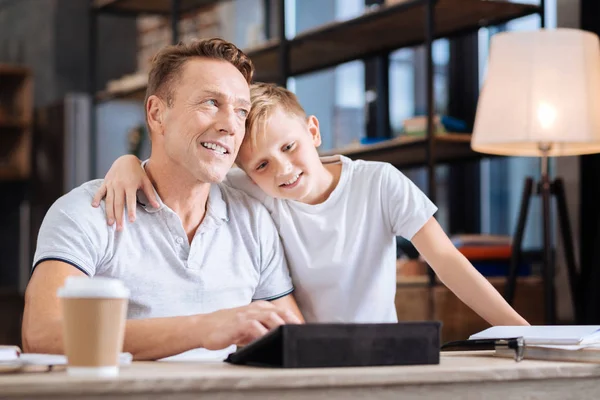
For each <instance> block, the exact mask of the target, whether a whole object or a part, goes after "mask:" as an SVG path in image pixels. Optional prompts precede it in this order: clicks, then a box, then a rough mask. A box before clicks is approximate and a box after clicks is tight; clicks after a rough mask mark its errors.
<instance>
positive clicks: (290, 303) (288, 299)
mask: <svg viewBox="0 0 600 400" xmlns="http://www.w3.org/2000/svg"><path fill="white" fill-rule="evenodd" d="M271 303H273V304H274V305H275V306H277V307H281V308H283V309H284V310H288V311H290V312H291V313H293V314H294V315H295V316H296V317H298V319H299V320H300V321H302V322H303V323H304V322H305V321H304V316H302V313H301V312H300V309H299V308H298V304H297V303H296V298H295V297H294V296H293V295H292V294H288V295H287V296H284V297H280V298H279V299H276V300H273V301H271Z"/></svg>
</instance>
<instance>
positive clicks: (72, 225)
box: [32, 188, 108, 276]
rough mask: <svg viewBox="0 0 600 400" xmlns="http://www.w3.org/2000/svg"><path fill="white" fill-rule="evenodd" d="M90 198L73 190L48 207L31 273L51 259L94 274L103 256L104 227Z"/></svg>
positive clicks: (106, 227) (88, 273) (105, 243)
mask: <svg viewBox="0 0 600 400" xmlns="http://www.w3.org/2000/svg"><path fill="white" fill-rule="evenodd" d="M88 197H89V198H88ZM91 199H92V198H91V196H87V195H86V193H85V191H84V190H83V189H81V188H77V189H74V190H73V191H71V192H70V193H68V194H66V195H64V196H63V197H61V198H59V199H58V200H57V201H56V202H55V203H54V204H53V205H52V207H50V209H49V210H48V212H47V213H46V216H45V217H44V220H43V222H42V225H41V227H40V230H39V233H38V240H37V247H36V251H35V255H34V259H33V269H32V273H33V270H35V268H36V267H37V266H38V265H39V264H40V263H41V262H43V261H49V260H55V261H62V262H65V263H67V264H70V265H72V266H73V267H75V268H77V269H78V270H80V271H82V272H83V273H85V274H86V275H88V276H93V275H95V274H96V269H97V267H98V266H99V265H100V264H101V263H102V261H103V259H104V257H105V251H104V250H105V249H106V247H107V235H106V230H107V229H108V226H107V225H106V222H104V223H102V219H101V218H103V215H102V214H101V213H103V212H104V210H102V209H101V208H93V207H92V206H91ZM84 204H86V205H87V207H85V206H84ZM103 232H104V234H102V233H103Z"/></svg>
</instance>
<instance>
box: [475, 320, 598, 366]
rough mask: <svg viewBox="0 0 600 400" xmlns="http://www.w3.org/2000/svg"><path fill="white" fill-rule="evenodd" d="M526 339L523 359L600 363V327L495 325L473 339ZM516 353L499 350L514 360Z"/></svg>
mask: <svg viewBox="0 0 600 400" xmlns="http://www.w3.org/2000/svg"><path fill="white" fill-rule="evenodd" d="M515 337H522V338H523V341H524V343H525V348H524V353H523V358H525V359H536V360H553V361H583V362H600V326H598V325H562V326H495V327H492V328H489V329H486V330H484V331H482V332H479V333H476V334H474V335H471V337H470V338H469V339H508V338H515ZM514 354H515V352H514V350H512V349H508V348H501V347H498V348H496V355H498V356H502V357H514Z"/></svg>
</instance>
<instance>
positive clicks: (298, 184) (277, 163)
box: [238, 108, 323, 202]
mask: <svg viewBox="0 0 600 400" xmlns="http://www.w3.org/2000/svg"><path fill="white" fill-rule="evenodd" d="M265 128H266V129H265V132H258V133H257V134H256V143H255V144H252V141H251V140H248V141H247V142H244V143H243V144H242V147H241V148H240V153H239V159H238V162H239V164H240V165H241V166H242V168H243V169H244V170H245V171H246V173H247V174H248V176H249V177H250V178H251V179H252V180H253V181H254V182H255V183H256V184H257V185H258V186H259V187H260V188H261V189H262V190H263V191H264V192H265V193H266V194H268V195H269V196H271V197H275V198H280V199H288V200H296V201H302V202H310V199H311V198H313V197H315V196H318V194H317V193H315V191H317V190H318V187H317V184H318V182H319V179H320V176H319V175H322V174H323V164H322V163H321V160H320V159H319V154H318V152H317V149H316V148H317V147H318V146H320V144H321V136H320V133H319V121H318V120H317V118H316V117H314V116H311V117H309V118H308V120H307V121H303V120H302V119H301V118H299V117H297V116H294V115H291V114H288V113H286V112H285V111H283V110H281V109H280V108H277V109H276V110H274V112H273V114H272V115H271V116H270V119H269V121H268V122H267V124H266V127H265Z"/></svg>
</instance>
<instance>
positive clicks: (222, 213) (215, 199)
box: [137, 160, 229, 222]
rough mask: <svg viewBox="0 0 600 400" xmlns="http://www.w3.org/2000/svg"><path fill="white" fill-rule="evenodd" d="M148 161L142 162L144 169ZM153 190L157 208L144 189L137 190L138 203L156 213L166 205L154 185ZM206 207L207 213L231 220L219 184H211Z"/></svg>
mask: <svg viewBox="0 0 600 400" xmlns="http://www.w3.org/2000/svg"><path fill="white" fill-rule="evenodd" d="M148 161H149V160H144V161H143V162H142V168H144V170H145V169H146V164H147V163H148ZM152 190H154V196H156V199H157V200H158V207H157V208H155V207H152V204H150V201H149V200H148V198H147V197H146V195H145V194H144V192H143V191H142V190H138V191H137V203H138V204H139V205H140V206H142V207H143V208H144V210H146V212H149V213H155V212H157V211H160V210H161V209H162V208H163V207H166V206H165V204H164V203H163V201H162V199H161V198H160V196H159V195H158V192H157V191H156V188H155V187H154V186H153V187H152ZM206 209H207V210H206V211H207V214H211V215H213V216H214V217H216V218H217V219H220V220H222V221H226V222H227V221H229V215H228V213H227V203H225V200H223V195H222V194H221V188H220V187H219V185H218V184H211V185H210V192H209V194H208V201H207V207H206Z"/></svg>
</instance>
